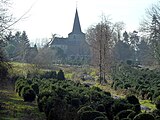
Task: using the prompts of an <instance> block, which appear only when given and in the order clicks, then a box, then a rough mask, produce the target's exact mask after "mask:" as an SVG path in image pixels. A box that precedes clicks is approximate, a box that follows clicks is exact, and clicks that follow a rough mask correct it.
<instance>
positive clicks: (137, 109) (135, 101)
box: [126, 95, 141, 113]
mask: <svg viewBox="0 0 160 120" xmlns="http://www.w3.org/2000/svg"><path fill="white" fill-rule="evenodd" d="M126 99H127V101H128V102H129V103H130V104H132V105H134V108H133V109H134V111H135V112H136V113H139V112H140V111H141V106H140V103H139V100H138V98H137V97H136V96H134V95H128V96H127V97H126Z"/></svg>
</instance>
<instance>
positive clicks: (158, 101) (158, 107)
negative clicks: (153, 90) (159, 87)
mask: <svg viewBox="0 0 160 120" xmlns="http://www.w3.org/2000/svg"><path fill="white" fill-rule="evenodd" d="M155 105H156V108H157V109H158V110H160V96H158V97H157V98H156V102H155Z"/></svg>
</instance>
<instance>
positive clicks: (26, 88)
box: [19, 86, 31, 97]
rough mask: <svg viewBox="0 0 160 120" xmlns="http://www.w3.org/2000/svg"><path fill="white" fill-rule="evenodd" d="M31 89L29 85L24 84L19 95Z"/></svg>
mask: <svg viewBox="0 0 160 120" xmlns="http://www.w3.org/2000/svg"><path fill="white" fill-rule="evenodd" d="M29 89H31V88H30V87H29V86H24V87H23V88H22V89H21V91H20V93H19V94H20V96H21V97H22V96H23V94H24V93H26V91H27V90H29Z"/></svg>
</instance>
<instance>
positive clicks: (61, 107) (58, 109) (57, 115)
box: [48, 99, 67, 120]
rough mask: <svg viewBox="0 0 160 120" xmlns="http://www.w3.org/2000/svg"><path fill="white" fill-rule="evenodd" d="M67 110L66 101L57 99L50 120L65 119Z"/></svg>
mask: <svg viewBox="0 0 160 120" xmlns="http://www.w3.org/2000/svg"><path fill="white" fill-rule="evenodd" d="M66 110H67V104H66V101H65V100H62V99H55V100H54V106H53V108H52V109H51V110H50V112H49V115H48V120H65V114H66Z"/></svg>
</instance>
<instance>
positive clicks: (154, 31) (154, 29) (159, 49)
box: [149, 15, 160, 64]
mask: <svg viewBox="0 0 160 120" xmlns="http://www.w3.org/2000/svg"><path fill="white" fill-rule="evenodd" d="M149 42H150V45H151V49H152V52H153V53H152V54H153V57H154V58H155V59H156V60H157V62H158V64H160V23H159V20H158V18H157V17H156V15H153V18H152V23H151V33H150V40H149Z"/></svg>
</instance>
